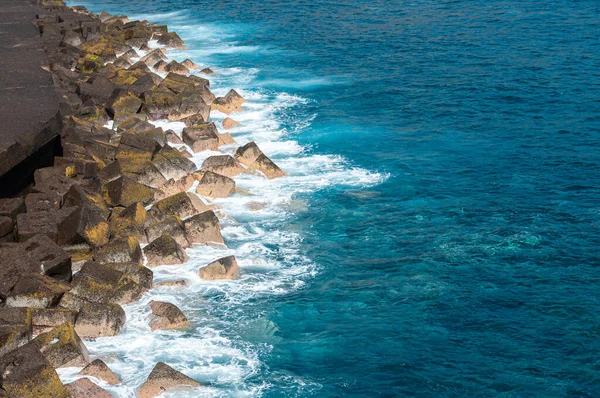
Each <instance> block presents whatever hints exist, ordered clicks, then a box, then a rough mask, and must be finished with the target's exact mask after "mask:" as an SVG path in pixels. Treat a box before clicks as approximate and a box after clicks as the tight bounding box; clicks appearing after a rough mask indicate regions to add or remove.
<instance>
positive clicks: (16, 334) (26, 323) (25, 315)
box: [0, 308, 32, 357]
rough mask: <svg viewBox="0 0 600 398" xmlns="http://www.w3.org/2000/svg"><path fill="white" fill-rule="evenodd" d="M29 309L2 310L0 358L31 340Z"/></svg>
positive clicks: (0, 320) (0, 309)
mask: <svg viewBox="0 0 600 398" xmlns="http://www.w3.org/2000/svg"><path fill="white" fill-rule="evenodd" d="M31 334H32V315H31V309H29V308H0V357H2V355H4V354H6V353H7V352H10V351H12V350H14V349H16V348H18V347H20V346H22V345H23V344H25V343H27V342H28V341H29V340H31Z"/></svg>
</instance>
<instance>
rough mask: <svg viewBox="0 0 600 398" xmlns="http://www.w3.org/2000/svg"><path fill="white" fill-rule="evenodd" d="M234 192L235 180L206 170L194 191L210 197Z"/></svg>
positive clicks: (218, 196)
mask: <svg viewBox="0 0 600 398" xmlns="http://www.w3.org/2000/svg"><path fill="white" fill-rule="evenodd" d="M234 192H235V181H234V180H233V179H231V178H229V177H226V176H223V175H220V174H217V173H213V172H212V171H206V172H205V173H204V175H203V176H202V178H201V179H200V181H199V182H198V186H197V187H196V193H197V194H198V195H202V196H208V197H210V198H226V197H228V196H229V195H231V194H233V193H234Z"/></svg>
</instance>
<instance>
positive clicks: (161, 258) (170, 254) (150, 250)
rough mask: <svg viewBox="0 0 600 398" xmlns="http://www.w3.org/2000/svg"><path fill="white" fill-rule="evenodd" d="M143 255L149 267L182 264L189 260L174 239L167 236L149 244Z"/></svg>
mask: <svg viewBox="0 0 600 398" xmlns="http://www.w3.org/2000/svg"><path fill="white" fill-rule="evenodd" d="M144 254H145V255H146V260H147V264H148V266H149V267H157V266H159V265H174V264H183V263H185V262H186V261H187V260H188V258H189V257H188V255H187V254H186V253H185V251H184V250H183V248H182V247H181V246H180V245H179V244H178V243H177V242H176V241H175V239H173V238H172V237H171V236H169V235H167V234H163V235H162V236H160V237H159V238H157V239H155V240H153V241H152V242H150V243H149V244H148V246H146V247H145V248H144Z"/></svg>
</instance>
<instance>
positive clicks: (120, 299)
mask: <svg viewBox="0 0 600 398" xmlns="http://www.w3.org/2000/svg"><path fill="white" fill-rule="evenodd" d="M146 290H147V289H146V288H145V287H144V286H141V285H139V284H138V283H136V282H135V281H134V280H133V278H132V277H131V276H129V275H127V274H125V273H123V272H121V271H119V270H117V269H115V268H114V267H111V266H107V265H103V264H99V263H96V262H92V261H88V262H86V263H85V264H84V265H83V267H81V270H80V271H79V273H77V275H75V278H74V279H73V282H72V283H71V290H70V291H69V293H68V294H67V295H68V296H69V298H71V299H72V296H73V295H75V296H77V297H78V298H81V299H83V300H85V301H87V302H92V303H109V302H112V303H120V304H126V303H130V302H132V301H136V300H138V299H140V297H141V296H142V295H143V294H144V292H145V291H146ZM67 295H66V296H67ZM61 306H63V307H66V308H70V307H67V306H66V305H65V304H64V303H63V301H61ZM76 308H77V307H76Z"/></svg>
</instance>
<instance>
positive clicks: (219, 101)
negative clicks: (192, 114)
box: [210, 90, 246, 115]
mask: <svg viewBox="0 0 600 398" xmlns="http://www.w3.org/2000/svg"><path fill="white" fill-rule="evenodd" d="M244 102H246V100H245V99H244V98H243V97H242V96H241V95H239V94H238V93H237V92H236V91H235V90H230V91H229V92H228V93H227V94H226V95H225V96H224V97H218V98H216V99H215V100H214V101H213V103H212V104H211V107H210V109H211V110H215V111H219V112H223V113H226V114H228V115H229V114H231V113H232V112H236V111H241V110H242V104H243V103H244Z"/></svg>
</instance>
